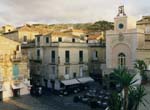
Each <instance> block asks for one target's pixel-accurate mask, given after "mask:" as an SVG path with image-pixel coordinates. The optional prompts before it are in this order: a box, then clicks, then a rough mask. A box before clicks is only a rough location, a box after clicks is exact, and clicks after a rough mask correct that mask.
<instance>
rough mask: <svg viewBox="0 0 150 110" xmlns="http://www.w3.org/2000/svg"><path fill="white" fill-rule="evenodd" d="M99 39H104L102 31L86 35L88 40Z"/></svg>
mask: <svg viewBox="0 0 150 110" xmlns="http://www.w3.org/2000/svg"><path fill="white" fill-rule="evenodd" d="M99 39H104V36H103V34H102V33H96V34H91V35H89V36H88V40H99Z"/></svg>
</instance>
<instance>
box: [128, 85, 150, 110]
mask: <svg viewBox="0 0 150 110" xmlns="http://www.w3.org/2000/svg"><path fill="white" fill-rule="evenodd" d="M146 95H147V93H146V92H145V88H144V87H143V86H141V85H140V86H138V87H137V88H133V87H132V88H130V90H129V97H128V100H129V105H128V110H138V108H139V105H140V104H143V105H144V106H145V107H146V103H149V102H148V101H147V100H146V99H144V97H145V96H146Z"/></svg>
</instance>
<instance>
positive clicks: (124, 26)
mask: <svg viewBox="0 0 150 110" xmlns="http://www.w3.org/2000/svg"><path fill="white" fill-rule="evenodd" d="M136 38H137V30H136V29H129V28H128V17H127V16H126V14H125V11H124V6H119V7H118V14H117V16H116V17H115V18H114V30H110V31H107V32H106V67H107V68H109V69H113V68H117V67H127V68H129V69H132V68H133V67H134V61H135V60H136V47H137V40H136Z"/></svg>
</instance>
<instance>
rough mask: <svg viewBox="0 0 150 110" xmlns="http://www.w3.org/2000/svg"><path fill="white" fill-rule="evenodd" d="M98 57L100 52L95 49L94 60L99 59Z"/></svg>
mask: <svg viewBox="0 0 150 110" xmlns="http://www.w3.org/2000/svg"><path fill="white" fill-rule="evenodd" d="M97 58H98V52H97V51H93V60H97Z"/></svg>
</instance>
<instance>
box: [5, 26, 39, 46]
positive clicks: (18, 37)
mask: <svg viewBox="0 0 150 110" xmlns="http://www.w3.org/2000/svg"><path fill="white" fill-rule="evenodd" d="M38 34H39V31H37V30H35V29H33V28H31V27H30V26H29V25H24V26H22V27H19V28H17V29H15V30H13V31H10V32H9V31H8V32H5V33H3V35H4V36H5V37H7V38H9V39H12V40H14V41H17V42H20V43H21V44H28V43H31V42H34V40H35V35H38Z"/></svg>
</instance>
